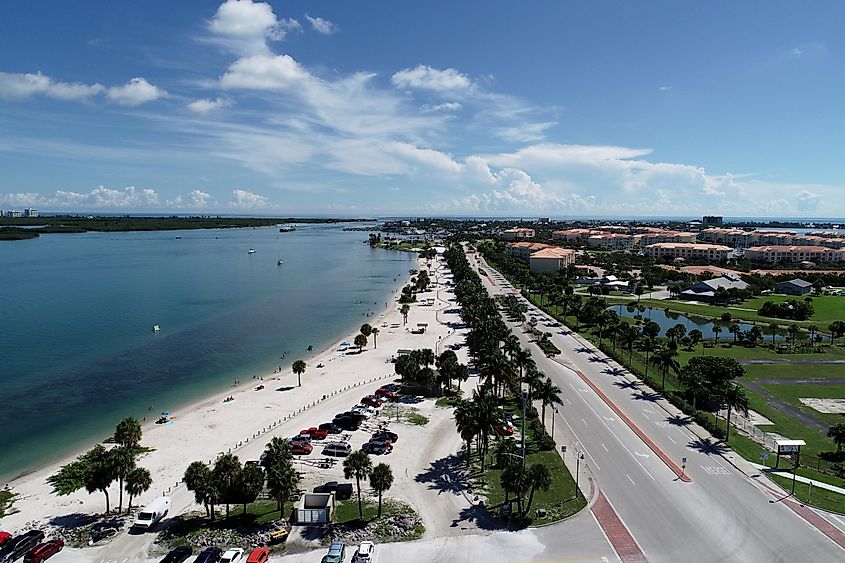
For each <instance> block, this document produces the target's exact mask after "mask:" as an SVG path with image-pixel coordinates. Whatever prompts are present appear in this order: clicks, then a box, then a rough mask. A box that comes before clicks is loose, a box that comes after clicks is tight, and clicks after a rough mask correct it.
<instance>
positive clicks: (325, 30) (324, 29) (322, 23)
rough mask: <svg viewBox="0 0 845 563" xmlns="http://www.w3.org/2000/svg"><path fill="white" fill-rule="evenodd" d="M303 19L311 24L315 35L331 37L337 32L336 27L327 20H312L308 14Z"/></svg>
mask: <svg viewBox="0 0 845 563" xmlns="http://www.w3.org/2000/svg"><path fill="white" fill-rule="evenodd" d="M305 19H306V20H308V23H310V24H311V27H312V28H313V29H314V31H316V32H317V33H322V34H323V35H331V34H333V33H337V31H338V27H337V26H336V25H335V24H333V23H332V22H330V21H329V20H324V19H323V18H312V17H311V16H309V15H308V14H305Z"/></svg>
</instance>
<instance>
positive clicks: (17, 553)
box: [0, 530, 44, 563]
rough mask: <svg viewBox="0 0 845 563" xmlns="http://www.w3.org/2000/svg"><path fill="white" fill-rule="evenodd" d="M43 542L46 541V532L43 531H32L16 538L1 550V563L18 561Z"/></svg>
mask: <svg viewBox="0 0 845 563" xmlns="http://www.w3.org/2000/svg"><path fill="white" fill-rule="evenodd" d="M42 541H44V532H42V531H41V530H30V531H28V532H27V533H25V534H21V535H19V536H15V537H14V538H12V539H10V540H9V541H7V542H6V543H4V544H3V548H2V549H0V563H11V562H12V561H17V560H18V559H20V558H21V557H23V556H24V554H26V552H28V551H29V550H30V549H32V548H33V547H35V546H36V545H38V544H40V543H41V542H42Z"/></svg>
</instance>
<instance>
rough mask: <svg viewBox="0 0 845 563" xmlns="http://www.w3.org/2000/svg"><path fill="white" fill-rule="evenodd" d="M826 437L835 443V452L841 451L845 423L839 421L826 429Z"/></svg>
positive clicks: (844, 440) (844, 441) (844, 437)
mask: <svg viewBox="0 0 845 563" xmlns="http://www.w3.org/2000/svg"><path fill="white" fill-rule="evenodd" d="M827 436H828V438H830V439H832V440H833V442H834V443H835V444H836V453H841V452H842V444H845V424H844V423H842V422H840V423H838V424H834V425H833V426H831V427H830V428H828V429H827Z"/></svg>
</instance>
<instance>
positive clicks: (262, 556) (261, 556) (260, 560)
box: [246, 546, 270, 563]
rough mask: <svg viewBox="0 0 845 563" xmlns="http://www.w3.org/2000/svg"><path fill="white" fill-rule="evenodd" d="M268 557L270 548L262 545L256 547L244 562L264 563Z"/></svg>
mask: <svg viewBox="0 0 845 563" xmlns="http://www.w3.org/2000/svg"><path fill="white" fill-rule="evenodd" d="M269 558H270V550H269V549H268V548H266V547H264V546H261V547H256V548H255V549H253V550H252V553H250V554H249V557H247V558H246V563H266V562H267V560H268V559H269Z"/></svg>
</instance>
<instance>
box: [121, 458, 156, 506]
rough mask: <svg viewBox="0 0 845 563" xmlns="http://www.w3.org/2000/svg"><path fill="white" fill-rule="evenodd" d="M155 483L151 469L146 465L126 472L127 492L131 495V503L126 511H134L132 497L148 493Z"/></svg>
mask: <svg viewBox="0 0 845 563" xmlns="http://www.w3.org/2000/svg"><path fill="white" fill-rule="evenodd" d="M152 485H153V478H152V475H150V470H149V469H147V468H146V467H136V468H135V469H133V470H132V471H130V472H129V473H127V474H126V481H125V484H124V486H125V487H126V494H128V495H129V505H128V506H127V508H126V513H127V514H129V513H130V512H132V499H133V498H135V497H137V496H139V495H142V494H144V493H146V492H147V491H148V490H150V487H151V486H152Z"/></svg>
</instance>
